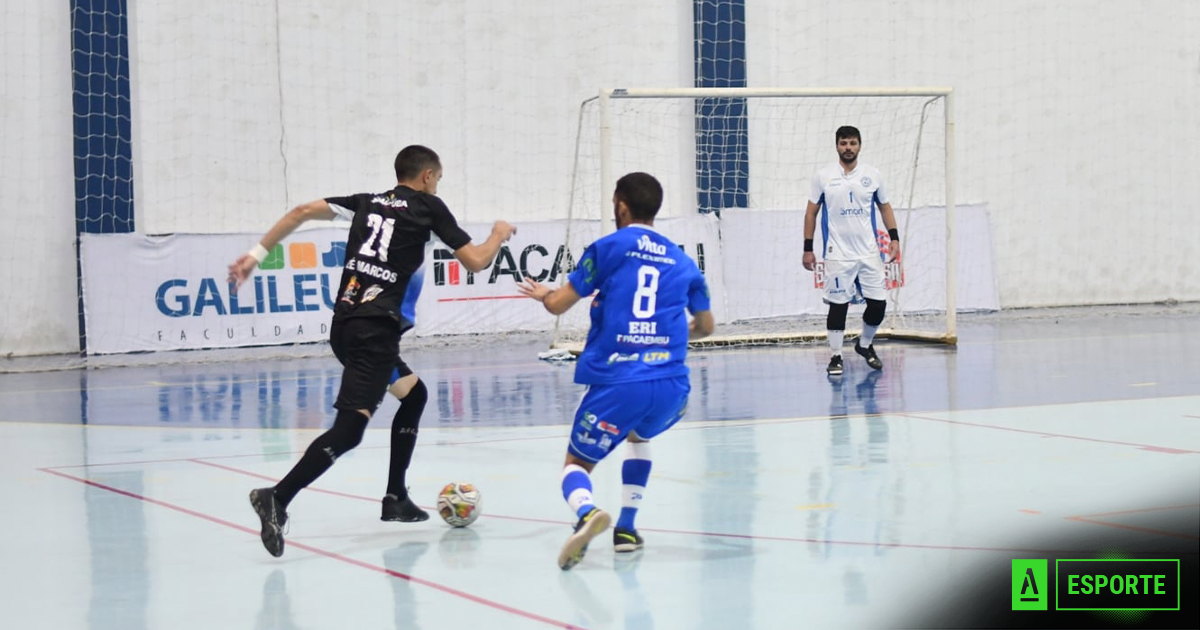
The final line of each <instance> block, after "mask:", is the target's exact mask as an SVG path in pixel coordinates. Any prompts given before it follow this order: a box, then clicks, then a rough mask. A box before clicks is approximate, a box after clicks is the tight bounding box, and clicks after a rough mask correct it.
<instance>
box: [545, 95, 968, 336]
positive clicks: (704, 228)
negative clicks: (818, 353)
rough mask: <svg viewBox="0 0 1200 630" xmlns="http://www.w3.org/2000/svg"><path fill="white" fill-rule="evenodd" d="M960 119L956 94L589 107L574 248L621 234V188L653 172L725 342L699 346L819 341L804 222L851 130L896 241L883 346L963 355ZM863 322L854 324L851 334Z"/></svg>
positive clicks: (664, 224)
mask: <svg viewBox="0 0 1200 630" xmlns="http://www.w3.org/2000/svg"><path fill="white" fill-rule="evenodd" d="M952 112H953V108H952V92H951V90H950V89H948V88H912V89H906V88H887V89H756V88H697V89H668V90H654V89H610V90H604V91H602V92H601V94H600V95H599V96H598V97H594V98H592V99H589V100H587V101H584V103H583V104H582V105H581V107H580V114H579V129H578V132H577V134H578V137H577V141H576V149H575V156H574V162H575V165H574V171H573V175H572V185H571V199H570V213H569V219H568V221H567V224H566V234H565V241H566V242H567V243H568V245H569V249H570V251H572V252H578V253H582V251H583V249H584V248H585V247H586V246H587V244H588V243H590V242H591V241H593V240H595V239H596V238H598V237H600V236H602V235H603V234H606V233H608V232H611V231H612V230H613V229H614V223H613V218H612V202H611V199H612V191H613V188H614V186H615V182H616V180H617V179H618V178H619V177H620V176H622V175H624V174H625V173H628V172H633V171H644V172H648V173H650V174H652V175H654V176H655V177H657V178H658V179H659V181H660V182H662V184H663V189H664V201H663V208H662V210H660V213H659V215H658V220H657V221H656V226H657V227H658V228H659V229H660V230H661V231H663V232H664V233H665V234H666V235H667V236H668V237H670V238H672V239H673V240H675V241H676V242H678V243H679V244H680V245H681V246H682V247H683V248H684V249H685V251H687V253H688V254H689V255H691V256H692V257H693V258H694V259H696V261H697V263H699V264H700V266H701V268H702V269H703V271H704V273H705V275H706V277H707V279H708V282H709V286H710V290H711V292H712V300H713V302H712V303H713V313H714V316H715V317H716V320H717V323H718V331H717V332H718V334H717V335H715V336H714V337H712V338H710V339H707V340H704V341H703V342H701V344H706V345H736V344H771V343H787V342H796V341H804V340H812V339H820V338H823V337H824V336H825V314H826V308H827V307H826V306H825V304H824V303H823V301H822V289H821V286H822V282H823V277H822V273H821V272H822V268H821V267H822V266H821V265H820V264H818V269H817V271H816V273H813V272H809V271H807V270H805V269H804V268H803V266H802V263H801V257H802V254H803V247H802V245H803V238H804V232H803V228H804V212H805V207H806V205H807V201H808V196H809V192H810V189H811V182H812V177H813V175H814V174H815V172H816V171H817V170H818V169H819V168H821V167H823V166H826V165H829V164H833V163H835V162H836V161H837V152H836V150H835V139H834V132H835V130H836V129H837V128H838V127H840V126H842V125H852V126H855V127H857V128H858V129H859V130H860V131H861V133H862V150H861V153H860V155H859V162H860V163H865V164H870V165H873V166H875V167H877V168H878V169H879V171H880V173H881V175H882V177H883V178H884V185H885V187H886V190H887V192H888V196H889V198H890V201H891V204H892V207H893V210H894V211H895V216H896V221H897V224H898V228H899V232H900V236H901V256H900V259H899V260H898V261H897V262H894V263H891V264H888V265H887V283H888V312H887V318H886V319H885V320H884V323H883V326H882V327H881V329H880V332H879V334H880V335H881V336H887V337H890V338H909V339H920V340H929V341H936V342H945V343H954V342H955V341H956V336H955V309H954V306H953V305H954V304H955V280H956V278H955V272H954V261H955V248H954V241H953V229H952V226H953V223H954V186H953V178H952V172H953V165H954V145H953V118H952ZM876 214H877V215H878V212H876ZM876 224H877V226H878V227H877V236H878V240H879V242H880V246H881V250H886V246H887V242H888V236H887V230H886V228H885V227H884V225H883V222H882V220H881V219H879V218H878V217H877V221H876ZM815 237H816V242H818V243H819V242H821V221H820V218H819V217H818V220H817V233H816V234H815ZM861 308H862V307H861V306H859V307H858V308H857V309H856V308H854V307H852V308H851V317H850V319H849V320H848V321H847V332H848V333H851V334H853V333H855V332H857V331H856V330H855V329H856V327H858V326H861V323H860V322H861V318H860V317H859V316H858V314H859V313H860V312H861ZM588 310H589V309H586V308H579V309H573V310H572V311H571V312H568V313H567V314H565V315H563V316H561V317H560V318H559V320H558V322H557V325H556V329H555V335H554V345H555V346H556V347H568V348H579V347H582V342H583V340H584V339H585V337H586V333H587V328H588V323H589V322H588V319H589V318H588Z"/></svg>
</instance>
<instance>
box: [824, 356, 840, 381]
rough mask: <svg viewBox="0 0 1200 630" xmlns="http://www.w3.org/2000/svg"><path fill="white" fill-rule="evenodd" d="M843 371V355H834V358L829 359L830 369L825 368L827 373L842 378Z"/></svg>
mask: <svg viewBox="0 0 1200 630" xmlns="http://www.w3.org/2000/svg"><path fill="white" fill-rule="evenodd" d="M843 371H844V370H843V368H842V355H840V354H835V355H833V358H831V359H829V367H826V368H825V373H826V374H828V375H830V376H841V375H842V372H843Z"/></svg>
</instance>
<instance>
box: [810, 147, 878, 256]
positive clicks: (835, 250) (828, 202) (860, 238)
mask: <svg viewBox="0 0 1200 630" xmlns="http://www.w3.org/2000/svg"><path fill="white" fill-rule="evenodd" d="M808 199H809V201H811V202H813V203H815V204H817V205H818V206H820V207H821V212H820V220H821V224H820V225H821V236H820V241H818V242H819V243H820V244H821V252H822V253H821V257H822V258H824V259H826V260H859V259H862V258H869V257H871V256H879V242H878V240H877V237H876V232H877V227H876V218H875V217H876V215H877V211H876V208H877V207H878V206H881V205H883V204H885V203H888V196H887V191H886V189H885V188H884V186H883V176H882V175H880V174H879V169H877V168H875V167H874V166H870V165H867V164H863V163H862V162H859V163H858V165H857V166H855V167H854V170H853V171H850V172H849V173H846V172H844V171H843V170H842V165H841V164H840V163H838V164H832V165H830V166H826V167H825V168H822V169H821V170H819V171H817V174H816V175H814V176H813V180H812V192H810V193H809V197H808Z"/></svg>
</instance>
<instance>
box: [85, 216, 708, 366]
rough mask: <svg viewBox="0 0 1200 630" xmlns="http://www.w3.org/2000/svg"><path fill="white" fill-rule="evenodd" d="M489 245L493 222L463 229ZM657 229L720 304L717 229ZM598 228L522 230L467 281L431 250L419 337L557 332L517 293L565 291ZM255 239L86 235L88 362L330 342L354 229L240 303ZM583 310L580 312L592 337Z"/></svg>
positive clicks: (277, 257) (326, 238)
mask: <svg viewBox="0 0 1200 630" xmlns="http://www.w3.org/2000/svg"><path fill="white" fill-rule="evenodd" d="M463 227H464V228H465V229H466V230H467V232H468V233H469V234H471V235H472V236H473V237H474V238H475V241H476V242H482V241H483V240H484V239H485V238H486V237H487V235H488V233H489V232H490V230H491V224H490V223H489V224H487V225H464V226H463ZM659 228H660V230H661V231H663V233H664V234H667V235H668V236H669V237H670V238H672V239H673V240H675V241H676V242H679V243H680V244H682V245H683V246H684V248H685V249H686V250H687V252H688V254H689V255H692V256H693V257H694V258H696V257H698V254H700V253H703V258H704V260H705V265H706V267H707V268H708V269H709V273H710V276H709V277H710V280H709V282H710V283H713V284H714V286H713V293H714V296H713V297H714V303H715V302H716V300H717V299H719V295H720V292H719V288H718V287H719V281H718V282H714V276H713V275H711V274H713V273H714V272H715V274H716V275H715V278H716V279H719V278H720V267H721V265H720V247H719V243H718V240H717V239H718V229H717V219H716V217H711V216H696V217H688V218H684V219H663V220H662V221H660V222H659ZM599 229H600V226H599V223H598V222H592V223H577V224H576V225H574V226H572V230H573V235H572V239H571V240H572V243H577V244H576V245H573V246H572V247H570V248H568V247H567V246H566V245H564V238H565V236H566V222H565V221H554V222H541V223H523V224H521V225H519V226H518V232H517V234H516V235H515V236H514V237H513V238H512V240H510V241H509V242H508V243H506V244H505V245H504V246H503V247H502V248H501V250H500V252H499V254H498V255H497V256H496V260H495V262H494V263H493V264H492V265H491V266H489V267H488V268H487V269H485V270H483V271H482V272H480V273H477V274H475V273H470V272H468V271H467V270H466V268H464V267H463V266H462V265H461V264H460V263H459V262H458V261H457V260H455V259H454V255H453V253H452V252H451V251H450V250H449V249H448V248H446V246H445V245H442V244H441V243H440V242H438V241H436V239H435V241H434V242H433V244H432V245H431V247H430V248H429V250H427V252H426V258H425V267H424V284H423V288H422V291H421V296H420V299H419V300H418V302H417V327H416V328H415V329H414V330H413V332H412V334H416V335H447V334H469V333H502V332H512V331H548V330H551V329H552V328H553V327H554V321H555V318H554V317H553V316H552V315H550V314H549V313H547V312H546V311H545V309H544V308H542V305H541V304H538V303H536V302H533V301H531V300H529V299H527V298H525V297H524V296H522V295H520V294H519V293H518V292H517V289H516V283H517V282H518V281H520V279H521V278H523V277H525V276H527V275H528V276H530V277H532V278H534V279H536V280H538V281H540V282H544V283H546V284H549V285H551V286H558V285H560V284H561V283H562V282H563V281H564V279H565V276H566V274H567V273H569V271H570V270H571V269H573V268H574V265H575V261H576V260H578V259H579V256H580V255H582V254H583V249H584V247H585V246H586V244H587V243H590V242H591V241H592V240H594V238H595V236H596V235H598V233H599ZM258 237H259V235H257V234H213V235H199V234H182V235H175V236H168V237H146V236H142V235H139V234H85V235H83V243H82V258H83V291H84V315H85V318H86V325H87V346H88V352H91V353H95V354H107V353H115V352H137V351H147V350H177V349H193V348H227V347H235V346H251V345H271V344H290V343H300V342H314V341H322V340H324V339H326V338H327V337H328V335H329V321H330V317H331V316H332V309H333V304H334V300H335V298H336V294H337V289H338V285H339V283H340V279H341V272H342V265H343V264H344V258H345V248H346V229H345V228H341V227H333V228H321V229H316V230H305V231H301V232H297V233H295V234H293V235H292V236H291V237H289V238H288V239H287V240H286V241H284V242H283V243H282V244H280V245H278V246H276V248H275V249H274V250H273V251H272V252H271V254H270V255H269V256H268V257H267V259H266V260H264V261H263V264H262V265H261V266H260V267H259V269H258V271H256V272H255V274H254V276H253V277H252V278H251V279H250V280H249V281H247V282H246V283H245V284H244V285H242V288H241V290H240V291H239V292H238V293H237V294H233V293H231V292H230V290H229V285H228V283H227V282H226V281H225V277H226V268H227V266H228V265H229V263H230V262H232V261H233V260H234V259H236V258H237V257H238V256H239V255H241V254H242V253H243V252H245V251H246V249H247V247H248V246H249V245H250V244H252V243H254V242H255V239H257V238H258ZM587 311H588V309H587V308H586V305H579V306H577V307H576V308H575V309H574V311H573V312H572V313H571V320H570V321H572V322H576V323H577V324H578V325H580V326H582V327H583V328H584V329H586V326H587V321H588V320H587Z"/></svg>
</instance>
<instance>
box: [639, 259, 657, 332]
mask: <svg viewBox="0 0 1200 630" xmlns="http://www.w3.org/2000/svg"><path fill="white" fill-rule="evenodd" d="M637 283H638V288H637V291H634V292H633V316H634V317H637V318H638V319H646V318H648V317H654V307H655V302H656V301H657V300H658V269H657V268H655V267H651V266H650V265H642V266H641V267H639V268H638V272H637Z"/></svg>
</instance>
